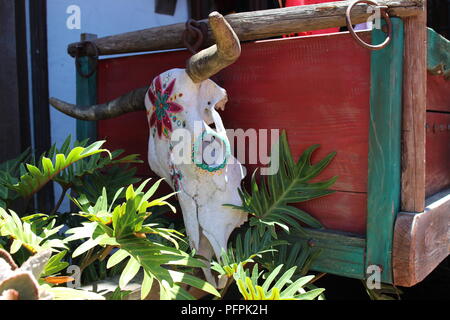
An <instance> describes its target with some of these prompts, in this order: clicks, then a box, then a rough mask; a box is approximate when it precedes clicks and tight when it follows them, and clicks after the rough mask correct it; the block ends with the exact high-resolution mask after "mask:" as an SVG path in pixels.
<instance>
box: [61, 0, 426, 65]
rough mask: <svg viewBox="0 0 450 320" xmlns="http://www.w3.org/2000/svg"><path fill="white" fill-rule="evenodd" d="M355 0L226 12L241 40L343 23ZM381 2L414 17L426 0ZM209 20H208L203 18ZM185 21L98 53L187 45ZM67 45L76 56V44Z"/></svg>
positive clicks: (360, 12)
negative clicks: (346, 12) (184, 36)
mask: <svg viewBox="0 0 450 320" xmlns="http://www.w3.org/2000/svg"><path fill="white" fill-rule="evenodd" d="M351 2H352V1H339V2H329V3H322V4H314V5H305V6H298V7H289V8H281V9H270V10H260V11H252V12H242V13H235V14H230V15H227V16H226V19H227V21H228V22H229V23H230V25H231V26H232V27H233V29H234V30H235V32H236V34H237V36H238V37H239V39H240V40H241V41H250V40H258V39H266V38H270V37H274V36H279V35H282V34H289V33H294V32H303V31H310V30H318V29H326V28H333V27H342V26H345V25H346V22H345V11H346V10H347V7H348V6H349V4H350V3H351ZM378 3H379V4H380V5H384V6H388V8H389V9H388V12H389V15H390V16H397V17H402V18H404V17H411V16H415V15H416V14H418V13H420V12H421V11H422V10H423V4H424V0H390V1H389V0H379V1H378ZM367 9H368V6H367V5H366V4H360V5H357V6H355V8H354V9H353V12H352V22H353V23H355V24H357V23H363V22H366V21H367V19H368V18H369V17H370V16H371V15H372V14H373V13H370V12H369V13H368V10H367ZM202 21H203V22H207V20H202ZM184 30H185V24H184V23H178V24H173V25H169V26H161V27H156V28H150V29H144V30H140V31H133V32H128V33H123V34H119V35H113V36H109V37H103V38H98V39H96V40H94V41H93V43H94V44H95V45H96V47H97V48H98V53H99V55H111V54H123V53H133V52H146V51H156V50H167V49H177V48H184V47H185V45H184V44H183V41H182V34H183V31H184ZM211 43H213V39H212V34H211V30H208V39H207V40H206V45H209V44H211ZM79 45H80V43H72V44H70V45H69V47H68V52H69V54H70V55H71V56H75V54H76V52H77V46H79ZM80 50H81V51H80V52H79V55H91V56H93V55H95V54H96V52H95V49H94V48H93V47H92V46H81V49H80Z"/></svg>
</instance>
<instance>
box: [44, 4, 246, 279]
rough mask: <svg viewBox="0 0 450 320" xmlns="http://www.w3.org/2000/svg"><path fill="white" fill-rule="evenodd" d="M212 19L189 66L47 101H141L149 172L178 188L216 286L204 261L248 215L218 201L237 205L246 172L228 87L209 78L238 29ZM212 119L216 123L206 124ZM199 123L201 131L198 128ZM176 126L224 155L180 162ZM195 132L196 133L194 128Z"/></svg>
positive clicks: (70, 108)
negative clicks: (206, 41)
mask: <svg viewBox="0 0 450 320" xmlns="http://www.w3.org/2000/svg"><path fill="white" fill-rule="evenodd" d="M209 23H210V26H211V29H212V31H213V34H214V37H215V39H216V45H213V46H211V47H209V48H207V49H204V50H202V51H201V52H199V53H197V54H195V55H194V56H192V57H191V58H190V59H189V60H188V62H187V67H186V69H172V70H169V71H166V72H164V73H162V74H160V75H159V76H157V77H156V78H155V79H154V80H153V81H152V84H151V85H150V87H145V88H141V89H137V90H134V91H132V92H130V93H128V94H126V95H124V96H122V97H119V98H117V99H115V100H113V101H110V102H108V103H105V104H99V105H93V106H90V107H88V108H79V107H77V106H74V105H71V104H68V103H65V102H63V101H60V100H58V99H55V98H51V99H50V103H51V104H52V105H53V106H54V107H55V108H56V109H58V110H60V111H62V112H64V113H66V114H68V115H70V116H72V117H75V118H77V119H81V120H102V119H108V118H112V117H116V116H119V115H121V114H124V113H127V112H131V111H137V110H142V109H144V108H145V109H146V110H147V117H148V121H149V126H150V138H149V143H148V160H149V164H150V168H151V169H152V171H153V172H155V173H156V174H158V175H159V176H161V177H163V178H165V179H166V181H167V182H168V183H169V184H170V185H171V187H172V188H173V189H174V190H175V191H179V193H178V199H179V202H180V206H181V209H182V212H183V219H184V223H185V226H186V233H187V235H188V237H189V242H190V245H191V247H192V248H194V249H195V250H196V251H197V253H198V254H200V255H201V256H203V257H205V258H206V259H207V260H208V261H207V265H208V267H207V268H204V269H203V271H204V273H205V276H206V278H207V280H208V281H209V282H211V283H213V284H215V285H216V286H218V287H220V286H221V285H218V284H217V283H216V281H215V279H214V278H213V276H212V274H211V271H210V268H209V261H210V259H211V258H212V256H213V255H216V257H217V258H218V259H220V255H221V252H222V250H226V247H227V241H228V238H229V236H230V234H231V232H232V231H233V230H234V229H235V228H236V227H238V226H240V225H241V224H242V223H244V222H245V221H246V220H247V216H246V214H244V213H243V212H241V211H238V210H236V209H232V208H230V207H224V206H223V204H225V203H227V204H234V205H241V200H240V197H239V194H238V187H239V185H240V183H241V180H242V179H243V177H244V174H243V170H244V168H243V167H242V165H241V164H240V163H239V162H238V161H237V160H236V159H235V158H234V157H232V156H231V155H230V154H229V142H228V139H227V137H226V134H225V129H224V127H223V124H222V120H221V118H220V116H219V114H218V113H217V111H216V109H223V108H224V106H225V103H226V102H227V94H226V91H225V90H224V89H222V88H220V87H219V86H218V85H217V84H215V83H214V82H213V81H211V80H210V79H209V78H210V77H211V76H212V75H214V74H216V73H217V72H219V71H220V70H221V69H223V68H225V67H226V66H228V65H230V64H232V63H233V62H234V61H236V60H237V58H238V57H239V55H240V52H241V47H240V43H239V39H238V38H237V36H236V34H235V33H234V31H233V30H232V28H231V27H230V25H229V24H228V23H227V22H226V20H225V19H224V18H223V16H222V15H220V14H219V13H217V12H213V13H211V14H210V15H209ZM213 123H214V125H215V130H214V129H212V128H211V127H210V125H211V124H213ZM198 124H200V131H199V130H196V125H197V127H198ZM177 130H181V131H183V132H188V133H190V135H189V137H190V138H189V145H190V146H192V147H193V151H194V152H193V156H192V158H194V155H195V154H198V148H199V147H200V146H203V138H205V137H206V136H210V137H214V138H215V139H216V142H217V141H220V142H221V144H220V145H221V151H222V155H223V156H222V158H221V159H222V160H219V161H218V162H214V163H205V162H204V161H203V160H204V159H203V157H201V159H200V162H199V161H195V159H194V161H190V162H184V163H180V162H179V161H175V160H174V152H173V150H174V148H176V146H174V142H173V139H172V138H173V136H174V135H176V133H177ZM199 133H200V135H199Z"/></svg>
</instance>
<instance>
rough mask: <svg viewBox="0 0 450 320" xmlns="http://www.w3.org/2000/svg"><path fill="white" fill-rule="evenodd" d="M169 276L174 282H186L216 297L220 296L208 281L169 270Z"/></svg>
mask: <svg viewBox="0 0 450 320" xmlns="http://www.w3.org/2000/svg"><path fill="white" fill-rule="evenodd" d="M169 273H170V276H171V277H172V279H173V281H174V282H178V283H186V284H188V285H190V286H192V287H195V288H197V289H200V290H203V291H205V292H208V293H210V294H212V295H215V296H216V297H220V293H219V292H218V291H217V290H216V289H215V288H214V287H213V286H212V285H211V284H209V283H208V282H206V281H204V280H201V279H199V278H197V277H194V276H191V275H189V274H187V273H182V272H178V271H173V270H169Z"/></svg>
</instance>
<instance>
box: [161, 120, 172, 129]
mask: <svg viewBox="0 0 450 320" xmlns="http://www.w3.org/2000/svg"><path fill="white" fill-rule="evenodd" d="M163 121H164V126H165V127H166V128H167V130H169V131H170V132H172V122H170V118H169V117H167V116H166V117H164V118H163Z"/></svg>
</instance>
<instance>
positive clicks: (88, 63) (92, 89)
mask: <svg viewBox="0 0 450 320" xmlns="http://www.w3.org/2000/svg"><path fill="white" fill-rule="evenodd" d="M96 37H97V36H96V35H93V34H82V35H81V41H87V40H92V39H95V38H96ZM75 63H76V62H75ZM78 63H79V68H80V71H81V72H82V73H83V74H89V73H90V72H91V70H93V68H96V61H95V60H94V59H93V58H88V57H81V58H79V59H78ZM75 70H77V71H76V99H77V105H78V106H89V105H92V104H96V103H97V71H95V72H94V73H93V74H92V75H91V76H90V77H88V78H85V77H83V76H82V75H80V73H79V72H78V69H77V67H76V65H75ZM87 138H89V139H90V140H91V142H93V141H95V140H96V139H97V125H96V122H95V121H81V120H77V140H78V141H83V140H84V139H87Z"/></svg>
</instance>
